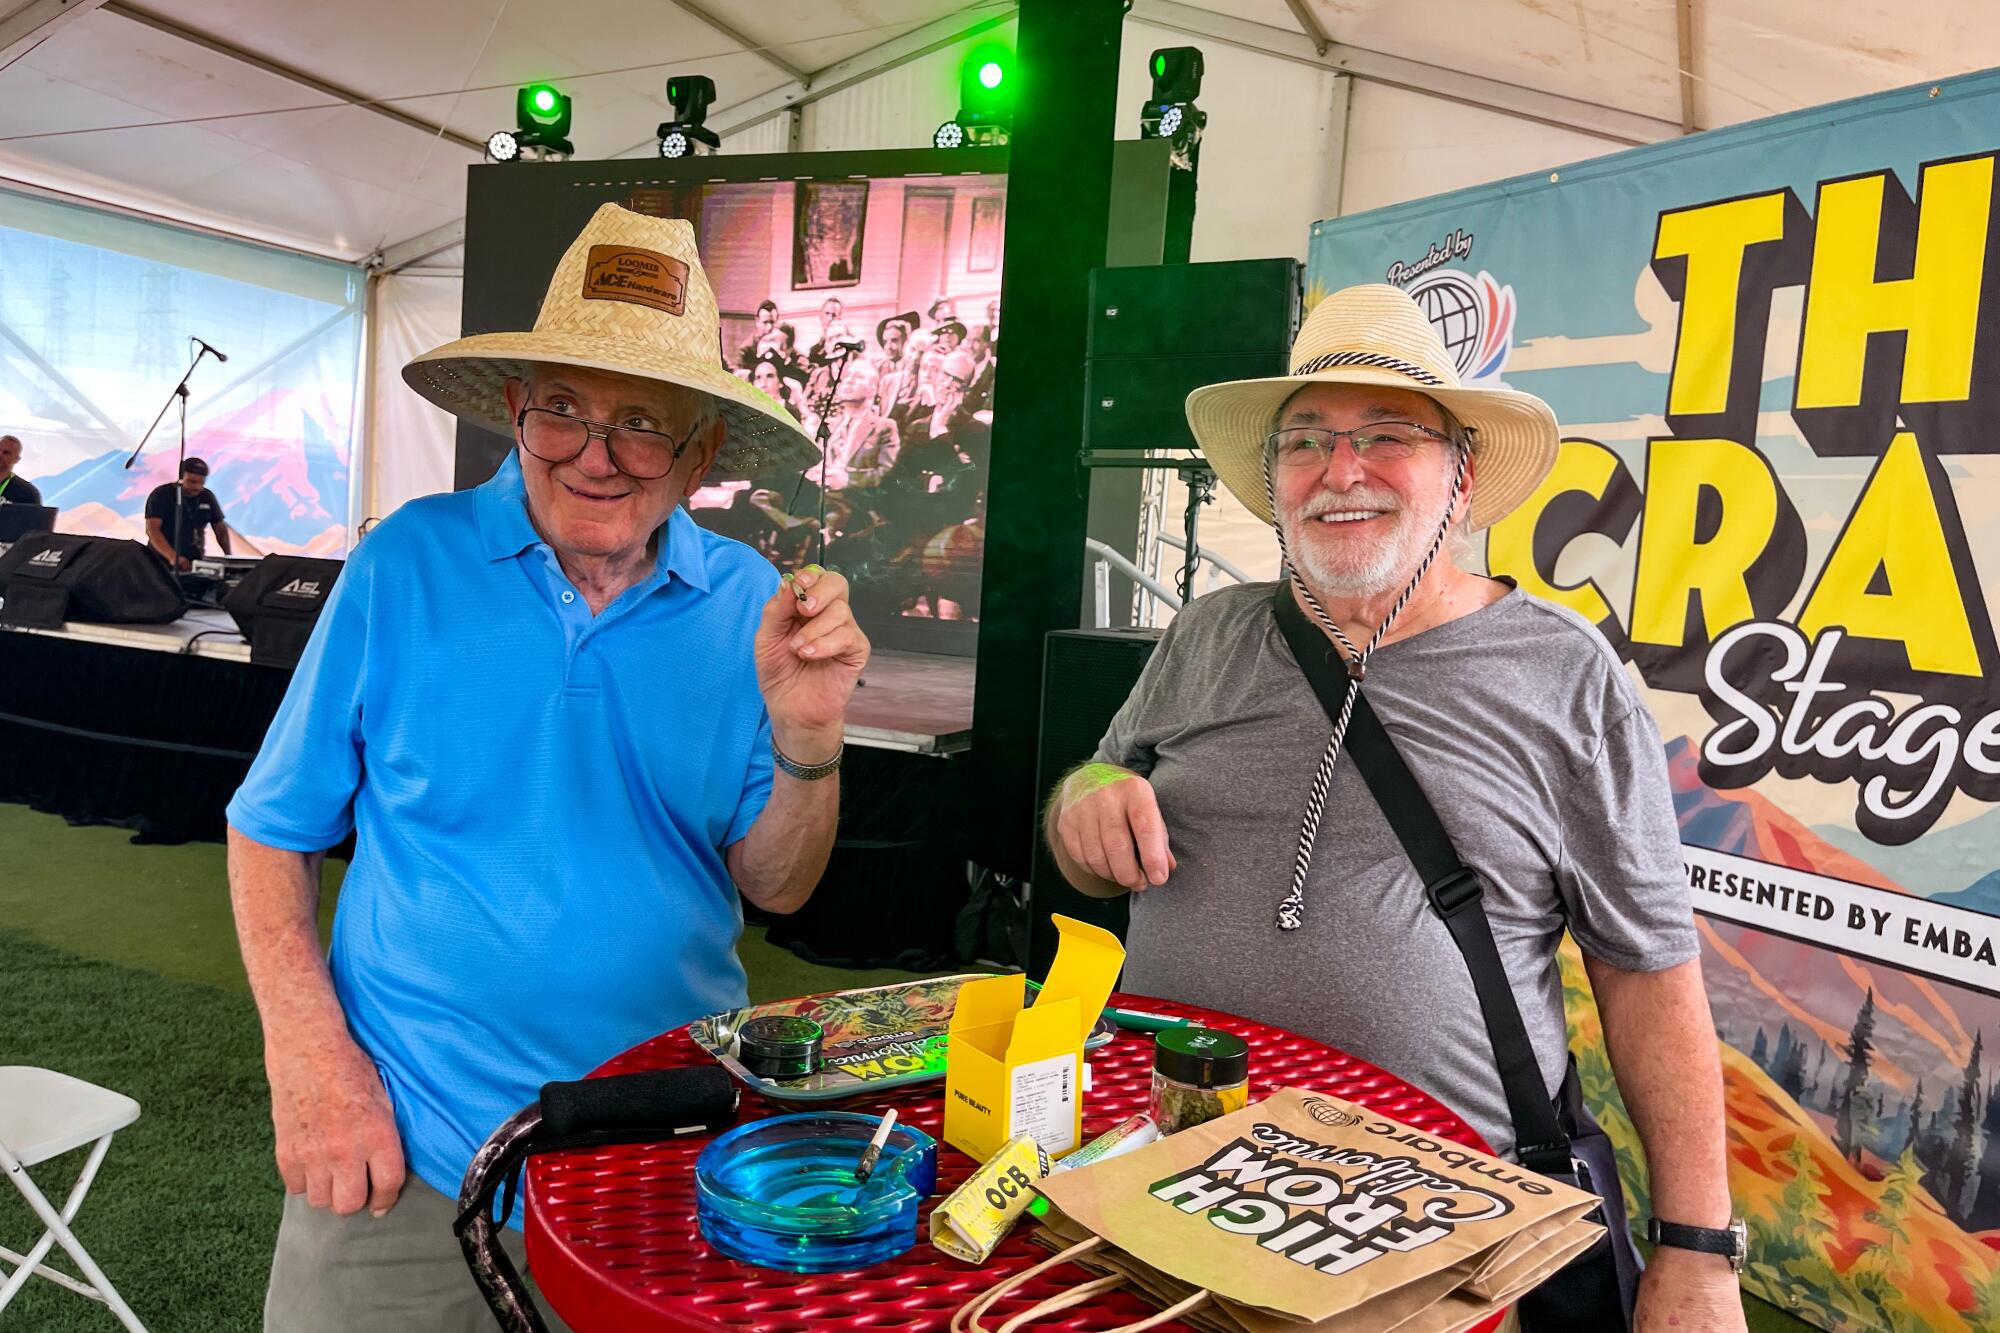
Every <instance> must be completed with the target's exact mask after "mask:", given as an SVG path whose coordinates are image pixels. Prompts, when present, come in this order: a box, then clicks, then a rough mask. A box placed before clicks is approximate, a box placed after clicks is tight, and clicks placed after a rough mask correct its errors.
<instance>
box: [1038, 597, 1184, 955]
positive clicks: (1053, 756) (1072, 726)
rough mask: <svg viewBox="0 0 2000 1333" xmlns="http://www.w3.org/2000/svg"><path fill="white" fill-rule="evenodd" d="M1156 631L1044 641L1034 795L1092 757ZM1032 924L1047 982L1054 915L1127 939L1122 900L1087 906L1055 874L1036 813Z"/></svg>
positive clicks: (1083, 633)
mask: <svg viewBox="0 0 2000 1333" xmlns="http://www.w3.org/2000/svg"><path fill="white" fill-rule="evenodd" d="M1160 634H1161V631H1159V630H1156V629H1064V630H1057V631H1055V632H1054V633H1052V634H1050V635H1049V636H1048V639H1047V642H1046V646H1045V648H1044V650H1043V656H1042V727H1041V736H1040V738H1039V743H1038V747H1037V757H1036V762H1035V790H1036V792H1037V793H1038V799H1041V800H1044V801H1045V800H1047V799H1048V795H1049V793H1050V792H1051V791H1053V790H1055V785H1056V783H1057V782H1058V781H1059V780H1061V778H1062V775H1063V774H1065V773H1067V772H1069V770H1070V769H1072V768H1075V767H1076V766H1077V765H1078V764H1080V763H1082V762H1083V761H1084V760H1086V759H1088V758H1090V756H1091V755H1093V754H1095V753H1096V752H1097V742H1098V741H1100V740H1102V739H1103V738H1104V731H1105V728H1106V727H1108V726H1110V725H1111V719H1112V718H1113V717H1114V716H1115V715H1116V714H1117V712H1118V710H1119V708H1121V707H1122V706H1123V705H1124V703H1125V697H1126V696H1127V695H1129V694H1131V693H1132V687H1133V686H1134V685H1136V684H1138V682H1139V673H1140V672H1141V671H1143V670H1145V669H1146V661H1147V659H1148V658H1150V657H1152V655H1153V649H1154V648H1155V647H1157V646H1158V645H1159V642H1160ZM1035 818H1036V833H1035V860H1034V871H1033V878H1032V879H1031V880H1030V881H1029V882H1030V883H1031V884H1032V885H1033V886H1034V888H1033V896H1032V897H1031V899H1030V901H1029V911H1030V913H1031V915H1032V916H1033V921H1032V923H1031V925H1030V929H1029V933H1028V975H1029V976H1032V977H1044V976H1047V975H1048V970H1049V964H1050V963H1052V962H1054V961H1055V956H1056V943H1057V941H1056V932H1055V928H1054V927H1053V926H1051V925H1050V924H1049V917H1050V915H1051V914H1052V913H1057V912H1060V913H1061V914H1062V915H1064V916H1070V917H1075V918H1076V919H1077V920H1079V921H1088V922H1090V923H1091V924H1092V925H1097V926H1103V927H1104V928H1105V929H1106V930H1109V931H1111V932H1112V933H1113V934H1115V935H1117V936H1118V937H1119V938H1120V939H1123V938H1124V937H1125V923H1126V917H1127V909H1126V903H1125V899H1124V898H1122V897H1120V898H1092V897H1090V896H1088V895H1086V894H1082V893H1078V892H1077V891H1076V890H1075V889H1073V888H1071V887H1070V885H1069V881H1067V880H1065V879H1064V878H1063V876H1062V871H1060V870H1058V869H1057V868H1056V863H1055V858H1054V857H1053V856H1051V855H1050V854H1049V848H1048V843H1047V841H1046V840H1045V839H1044V838H1043V836H1042V834H1041V813H1040V811H1037V812H1036V816H1035Z"/></svg>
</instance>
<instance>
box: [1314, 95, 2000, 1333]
mask: <svg viewBox="0 0 2000 1333" xmlns="http://www.w3.org/2000/svg"><path fill="white" fill-rule="evenodd" d="M1997 153H2000V75H1996V74H1992V73H1989V74H1982V75H1975V76H1970V77H1967V78H1963V79H1958V80H1954V81H1951V82H1947V83H1944V84H1941V85H1938V86H1936V87H1926V88H1916V89H1910V90H1906V91H1902V92H1896V93H1888V94H1883V95H1880V96H1876V97H1870V98H1863V99H1859V100H1855V101H1851V102H1843V103H1839V104H1837V105H1834V106H1830V107H1824V108H1820V109H1817V110H1814V111H1811V112H1803V113H1799V114H1795V115H1788V116H1782V117H1778V118H1776V119H1772V120H1766V121H1760V122H1757V123H1755V124H1751V125H1744V126H1739V127H1735V128H1732V129H1727V130H1721V131H1714V132H1710V133H1705V134H1701V135H1697V136H1693V137H1690V138H1687V139H1681V140H1676V141H1673V142H1670V143H1665V144H1659V145H1654V146H1651V147H1647V148H1640V149H1635V150H1633V151H1630V152H1625V153H1620V154H1617V155H1614V156H1610V157H1605V158H1601V159H1597V160H1594V161H1591V162H1587V163H1583V164H1580V165H1577V166H1572V167H1565V168H1563V169H1561V170H1559V171H1552V172H1548V173H1545V174H1541V175H1537V176H1527V177H1521V178H1518V179H1515V180H1509V181H1503V182H1500V183H1498V184H1495V185H1490V186H1484V187H1480V188H1477V189H1471V190H1463V191H1459V192H1457V193H1453V194H1445V195H1440V196H1437V197H1434V198H1429V199H1423V200H1419V201H1417V202H1415V203H1410V204H1405V205H1399V206H1397V207H1395V208H1389V209H1383V210H1380V211H1377V212H1373V213H1367V214H1362V215H1358V216H1355V217H1351V218H1342V219H1339V220H1336V221H1329V222H1323V223H1320V224H1318V225H1317V226H1315V227H1314V228H1313V235H1312V243H1311V254H1310V262H1309V267H1308V271H1307V281H1308V285H1309V291H1308V300H1314V299H1317V298H1318V297H1321V296H1324V295H1325V294H1326V293H1327V292H1330V291H1333V290H1335V289H1338V288H1341V287H1345V286H1348V285H1350V284H1353V283H1362V282H1387V283H1393V284H1395V285H1397V286H1399V287H1402V288H1403V289H1405V290H1407V291H1408V292H1410V294H1411V295H1412V296H1414V297H1415V298H1416V299H1417V301H1418V302H1419V303H1420V304H1421V305H1422V306H1423V308H1424V310H1425V312H1426V313H1427V314H1428V315H1429V316H1430V318H1431V320H1432V322H1433V324H1435V325H1436V327H1437V329H1438V331H1439V332H1440V333H1441V334H1442V335H1443V338H1444V341H1445V344H1446V346H1447V347H1448V348H1449V349H1450V350H1451V351H1452V353H1453V354H1454V355H1455V356H1456V357H1457V361H1458V367H1459V370H1460V371H1461V372H1462V373H1463V374H1464V375H1465V377H1466V378H1467V379H1468V380H1472V381H1477V382H1482V383H1488V384H1499V383H1505V384H1507V385H1510V386H1512V387H1514V388H1518V389H1525V390H1527V391H1529V392H1532V393H1535V394H1539V395H1541V396H1542V397H1543V398H1545V399H1547V400H1548V401H1549V402H1550V403H1551V404H1553V405H1554V407H1555V409H1556V414H1557V416H1558V418H1559V419H1560V420H1561V421H1562V423H1563V435H1564V441H1563V446H1562V453H1561V457H1560V460H1559V462H1558V463H1557V465H1556V468H1555V471H1554V473H1553V474H1552V475H1551V476H1550V477H1549V478H1548V480H1547V482H1546V483H1544V484H1543V486H1542V487H1541V489H1540V490H1539V491H1538V492H1537V493H1536V494H1535V495H1534V497H1533V498H1532V499H1531V500H1530V501H1529V502H1528V503H1527V504H1525V505H1524V506H1522V508H1521V509H1520V510H1519V511H1517V512H1516V513H1515V514H1513V515H1511V516H1510V517H1508V518H1507V519H1506V520H1504V521H1503V522H1501V523H1499V524H1498V525H1496V526H1495V527H1494V528H1493V530H1492V532H1491V533H1490V535H1489V536H1488V538H1487V540H1486V544H1485V553H1486V560H1487V564H1488V567H1489V569H1490V570H1491V571H1492V572H1494V573H1497V574H1504V575H1507V576H1508V577H1511V578H1513V579H1515V580H1517V581H1518V582H1519V584H1520V586H1521V587H1522V588H1524V589H1526V590H1527V591H1529V592H1532V593H1534V594H1535V595H1537V596H1540V597H1545V598H1548V599H1550V600H1552V601H1556V602H1560V603H1561V604H1563V605H1564V606H1567V607H1570V608H1572V609H1574V610H1575V611H1577V612H1579V613H1581V614H1582V615H1583V616H1584V617H1585V618H1586V619H1587V620H1589V621H1591V622H1593V623H1595V624H1596V625H1597V627H1598V628H1599V629H1600V630H1601V631H1602V632H1603V634H1604V636H1605V638H1606V639H1608V640H1609V641H1610V642H1611V644H1612V645H1613V647H1614V648H1615V649H1616V651H1617V652H1618V653H1619V654H1620V655H1621V656H1622V657H1623V659H1624V660H1625V661H1626V662H1627V664H1628V668H1629V670H1630V671H1631V672H1632V674H1633V676H1634V678H1635V679H1636V680H1637V681H1639V682H1640V683H1641V685H1642V687H1643V691H1644V695H1645V698H1646V701H1647V703H1648V705H1649V706H1650V707H1651V708H1652V710H1653V713H1654V716H1655V717H1656V718H1657V720H1658V722H1659V728H1660V734H1661V737H1662V739H1663V740H1664V742H1665V745H1666V752H1667V763H1668V766H1669V769H1670V771H1671V773H1672V776H1673V788H1674V798H1675V802H1676V806H1677V808H1678V813H1679V818H1680V827H1681V837H1682V841H1683V843H1684V845H1685V850H1686V858H1685V859H1686V875H1687V886H1688V894H1689V897H1690V899H1691V900H1692V902H1693V905H1694V908H1695V911H1696V912H1697V914H1698V915H1697V924H1698V927H1699V930H1700V934H1701V939H1702V945H1703V952H1702V964H1703V967H1704V968H1705V970H1706V975H1707V979H1708V987H1709V995H1710V999H1711V1001H1712V1004H1713V1007H1714V1013H1715V1025H1716V1031H1717V1036H1718V1037H1719V1039H1720V1041H1721V1043H1722V1058H1723V1072H1724V1079H1725V1084H1726V1093H1727V1098H1728V1111H1729V1119H1730V1124H1729V1160H1730V1170H1731V1186H1732V1190H1733V1192H1734V1194H1735V1198H1736V1202H1737V1206H1738V1208H1739V1209H1740V1210H1741V1211H1742V1212H1743V1213H1744V1214H1745V1216H1746V1217H1747V1218H1748V1220H1749V1226H1750V1267H1749V1270H1748V1272H1747V1273H1746V1275H1745V1282H1746V1285H1747V1286H1748V1287H1749V1288H1750V1289H1751V1290H1753V1291H1754V1292H1756V1293H1757V1294H1758V1295H1761V1296H1763V1297H1765V1298H1766V1299H1768V1300H1771V1301H1773V1302H1775V1303H1777V1304H1778V1305H1780V1306H1786V1307H1789V1308H1791V1309H1792V1310H1794V1311H1795V1312H1797V1313H1798V1314H1799V1315H1800V1316H1801V1317H1803V1318H1806V1319H1808V1320H1810V1321H1812V1322H1814V1323H1816V1324H1818V1325H1820V1326H1822V1327H1826V1328H1840V1329H1850V1328H1851V1329H1896V1330H1904V1329H1908V1330H1917V1329H1923V1330H1947V1331H1956V1330H1966V1331H1967V1333H1970V1330H1975V1329H1988V1330H1990V1329H1995V1328H2000V1089H1996V1079H1995V1075H1996V1073H2000V1050H1996V1049H1994V1048H1991V1047H1988V1046H1987V1045H1986V1044H1985V1037H1986V1034H1988V1033H1992V1034H1993V1035H1994V1036H1995V1037H1996V1039H1997V1040H2000V959H1996V951H2000V917H1996V913H2000V810H1996V809H1995V803H1996V802H2000V686H1996V684H1995V666H1996V660H1995V659H1996V648H1995V641H1994V634H1993V624H1992V613H1991V606H1990V604H1989V601H1988V596H1987V593H1986V592H1985V591H1984V589H1985V588H1986V587H1988V586H1992V585H1993V583H1994V581H1995V580H1997V579H2000V235H1996V227H2000V201H1996V188H1995V187H1996V172H1995V161H1996V154H1997ZM1565 978H1566V982H1567V986H1566V989H1567V990H1568V991H1569V993H1570V996H1571V999H1572V1001H1573V1003H1572V1006H1571V1028H1572V1039H1573V1044H1574V1045H1575V1046H1576V1048H1577V1050H1578V1054H1579V1058H1580V1059H1581V1061H1582V1064H1583V1068H1584V1070H1585V1086H1586V1088H1587V1089H1588V1091H1589V1093H1590V1095H1591V1097H1592V1099H1593V1100H1594V1101H1595V1103H1596V1104H1597V1106H1598V1108H1599V1109H1600V1111H1601V1112H1602V1113H1603V1114H1604V1116H1605V1118H1606V1119H1607V1121H1608V1122H1609V1124H1610V1125H1611V1127H1612V1128H1613V1129H1614V1131H1615V1136H1616V1137H1617V1138H1618V1140H1619V1142H1620V1150H1621V1158H1622V1159H1623V1161H1624V1162H1625V1164H1626V1166H1627V1168H1628V1175H1631V1176H1632V1177H1633V1178H1632V1180H1631V1181H1630V1182H1629V1185H1628V1188H1629V1189H1630V1190H1631V1197H1632V1199H1633V1201H1634V1212H1635V1215H1643V1214H1644V1213H1645V1211H1646V1193H1645V1189H1644V1183H1643V1166H1642V1164H1641V1160H1640V1156H1639V1153H1638V1148H1637V1139H1636V1136H1635V1135H1634V1134H1633V1133H1632V1130H1631V1124H1630V1121H1629V1119H1627V1117H1626V1116H1625V1115H1624V1113H1623V1109H1622V1108H1621V1107H1620V1106H1619V1105H1617V1103H1616V1100H1615V1099H1616V1092H1615V1089H1614V1087H1613V1084H1612V1081H1611V1077H1610V1066H1609V1064H1608V1063H1607V1061H1606V1059H1605V1055H1604V1051H1603V1046H1602V1039H1601V1032H1600V1030H1599V1027H1598V1023H1597V1016H1596V1014H1595V1012H1594V1011H1592V1010H1591V1008H1590V1007H1589V1003H1588V992H1587V988H1586V986H1585V983H1584V980H1583V976H1582V969H1581V967H1580V966H1578V965H1577V959H1576V958H1575V956H1574V953H1573V952H1572V953H1571V955H1570V957H1569V958H1568V959H1567V960H1566V965H1565Z"/></svg>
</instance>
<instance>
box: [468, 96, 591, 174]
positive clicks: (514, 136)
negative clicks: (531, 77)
mask: <svg viewBox="0 0 2000 1333" xmlns="http://www.w3.org/2000/svg"><path fill="white" fill-rule="evenodd" d="M569 121H570V100H569V95H568V94H567V93H565V92H563V91H562V90H561V89H559V88H557V87H556V86H555V85H554V84H552V83H531V84H528V85H527V86H526V87H524V88H521V89H520V90H519V91H517V92H516V93H515V94H514V128H513V129H511V130H496V131H494V132H493V134H492V135H491V136H490V137H489V138H488V139H487V140H486V156H487V157H488V158H489V159H491V160H492V161H495V162H518V161H524V160H525V161H552V162H559V161H561V160H562V159H564V158H567V157H572V156H574V155H575V154H576V148H575V146H574V145H572V144H571V143H570V141H569Z"/></svg>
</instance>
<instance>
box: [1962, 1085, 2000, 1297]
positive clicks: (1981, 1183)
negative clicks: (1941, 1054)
mask: <svg viewBox="0 0 2000 1333" xmlns="http://www.w3.org/2000/svg"><path fill="white" fill-rule="evenodd" d="M1983 1128H1984V1129H1985V1132H1986V1151H1985V1152H1984V1153H1983V1154H1981V1156H1980V1158H1979V1175H1978V1177H1977V1178H1976V1180H1975V1183H1974V1191H1975V1194H1976V1197H1977V1200H1978V1201H1977V1202H1976V1203H1975V1204H1974V1205H1973V1207H1972V1216H1971V1217H1970V1218H1969V1219H1968V1220H1967V1223H1966V1225H1967V1226H1968V1227H1969V1228H1970V1229H1971V1230H1974V1231H1991V1230H1993V1229H1994V1228H1995V1227H2000V1083H1995V1084H1994V1085H1993V1087H1992V1088H1991V1089H1990V1090H1989V1091H1988V1092H1987V1094H1986V1123H1985V1125H1984V1126H1983ZM1994 1286H1995V1291H1996V1293H2000V1273H1996V1274H1995V1279H1994Z"/></svg>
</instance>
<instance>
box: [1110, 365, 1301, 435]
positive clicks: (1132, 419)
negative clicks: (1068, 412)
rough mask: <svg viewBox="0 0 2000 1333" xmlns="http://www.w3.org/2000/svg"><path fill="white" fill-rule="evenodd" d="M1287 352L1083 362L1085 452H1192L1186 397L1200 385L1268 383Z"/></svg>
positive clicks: (1281, 371)
mask: <svg viewBox="0 0 2000 1333" xmlns="http://www.w3.org/2000/svg"><path fill="white" fill-rule="evenodd" d="M1285 356H1286V353H1285V352H1284V350H1282V349H1280V350H1277V351H1268V352H1225V353H1220V354H1211V355H1208V356H1130V357H1127V356H1110V357H1093V358H1092V359H1091V360H1089V361H1086V362H1084V369H1083V377H1084V389H1085V393H1084V400H1083V442H1084V445H1085V447H1087V448H1090V449H1192V448H1194V447H1195V441H1194V432H1193V431H1192V430H1190V429H1188V419H1187V396H1188V395H1189V394H1190V393H1192V392H1194V391H1195V390H1196V389H1199V388H1201V387H1202V386H1203V385H1204V384H1222V383H1225V382H1227V381H1229V380H1254V379H1268V378H1273V377H1275V376H1279V375H1283V374H1284V373H1285V372H1286V371H1288V370H1289V369H1290V367H1289V366H1287V365H1286V364H1285Z"/></svg>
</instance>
